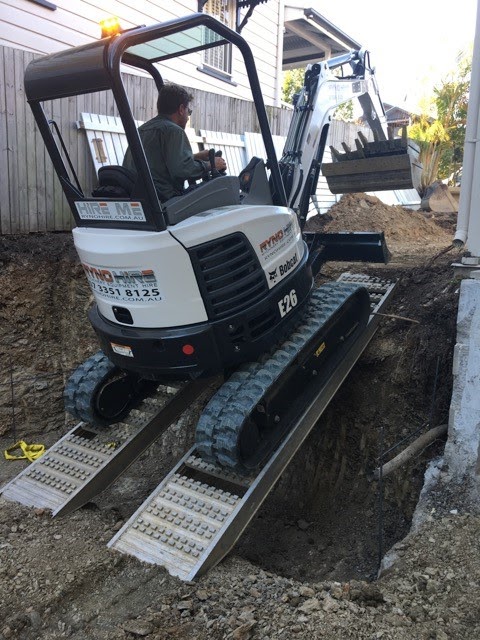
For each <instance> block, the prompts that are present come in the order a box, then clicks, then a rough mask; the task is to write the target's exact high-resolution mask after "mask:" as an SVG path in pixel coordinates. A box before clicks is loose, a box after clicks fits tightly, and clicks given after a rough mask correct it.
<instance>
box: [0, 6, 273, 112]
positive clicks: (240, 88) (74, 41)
mask: <svg viewBox="0 0 480 640" xmlns="http://www.w3.org/2000/svg"><path fill="white" fill-rule="evenodd" d="M51 2H52V3H54V4H56V6H57V9H56V10H55V11H51V10H49V9H47V8H45V7H42V6H40V5H37V4H35V3H33V2H30V1H29V0H0V44H1V45H4V46H7V47H13V48H17V49H25V50H27V51H31V52H34V53H40V54H47V53H54V52H56V51H61V50H63V49H67V48H69V47H73V46H78V45H82V44H87V43H88V42H91V41H92V40H95V39H97V38H99V37H100V27H99V22H100V20H102V19H104V18H107V17H109V16H112V15H114V16H117V17H118V18H119V20H120V23H121V25H122V27H124V28H129V27H134V26H137V25H139V24H146V25H149V24H154V23H156V22H163V21H166V20H171V19H172V18H176V17H180V16H184V15H187V14H190V13H194V12H196V10H197V0H171V1H170V2H165V0H136V1H135V0H130V2H120V1H117V0H103V1H100V0H96V1H92V2H88V1H87V0H56V1H55V0H51ZM281 2H283V0H269V1H268V2H267V3H265V4H262V5H260V6H258V7H257V8H256V9H255V11H254V12H253V15H252V17H251V18H250V20H249V22H248V24H247V26H246V27H245V29H244V30H243V33H242V35H243V36H244V37H245V39H246V40H247V42H248V43H249V45H250V46H251V48H252V51H253V54H254V57H255V60H256V64H257V71H258V74H259V78H260V83H261V85H262V90H263V95H264V100H265V104H267V105H276V106H279V102H278V96H279V87H280V83H281V77H279V76H280V74H279V72H278V69H279V67H280V66H281V65H279V64H278V61H279V56H280V58H281V51H279V48H278V40H279V21H280V15H281ZM282 30H283V27H282ZM280 41H281V38H280ZM235 54H236V55H235V56H234V59H233V69H232V71H233V73H232V80H233V81H234V82H235V83H236V85H237V86H233V85H232V84H230V83H226V82H223V81H221V80H217V79H216V78H212V77H211V76H208V75H206V74H204V73H199V72H198V71H197V66H199V65H200V64H201V61H202V54H201V53H198V54H192V55H191V56H188V59H187V58H185V59H183V60H178V59H177V60H175V62H167V63H165V65H164V66H162V67H161V71H162V75H163V76H164V78H165V79H167V80H170V81H172V82H177V83H179V84H183V85H186V86H189V87H192V88H197V89H202V90H204V91H211V92H213V93H219V94H222V95H228V96H233V97H237V98H245V99H250V98H251V94H250V89H249V87H248V82H247V78H246V72H245V68H244V65H243V62H242V60H241V56H239V54H238V53H237V52H235Z"/></svg>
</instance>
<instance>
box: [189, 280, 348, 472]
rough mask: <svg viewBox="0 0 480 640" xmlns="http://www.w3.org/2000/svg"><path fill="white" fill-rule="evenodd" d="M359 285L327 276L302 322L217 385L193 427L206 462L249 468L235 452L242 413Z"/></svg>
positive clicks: (247, 411)
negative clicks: (328, 280)
mask: <svg viewBox="0 0 480 640" xmlns="http://www.w3.org/2000/svg"><path fill="white" fill-rule="evenodd" d="M358 288H359V285H358V284H351V283H343V282H332V283H328V284H324V285H322V286H321V287H319V288H318V289H316V290H315V291H314V292H313V293H312V296H311V299H310V302H309V305H308V307H307V309H306V312H305V315H304V317H303V321H302V323H301V324H300V326H299V327H297V329H296V330H295V331H294V332H293V333H292V334H291V335H290V337H289V338H288V340H286V341H285V342H283V343H282V345H281V346H280V347H279V348H278V349H277V350H276V351H275V352H274V353H273V354H272V355H270V356H269V357H267V358H265V359H264V361H263V362H262V361H260V362H248V363H245V364H243V365H241V367H240V368H239V369H238V370H237V371H236V372H235V373H234V374H233V375H232V376H231V377H230V378H229V379H228V380H227V382H225V383H224V384H223V385H222V386H221V388H220V389H219V390H218V391H217V393H216V394H215V395H214V396H213V397H212V398H211V399H210V401H209V403H208V404H207V406H206V407H205V409H204V411H203V412H202V415H201V416H200V420H199V422H198V425H197V430H196V446H197V450H198V452H199V453H200V455H201V457H202V458H203V459H204V460H205V461H206V462H211V463H213V464H219V465H220V466H222V467H228V468H229V469H233V470H235V471H236V472H239V473H246V472H250V471H251V470H250V469H246V467H244V465H243V464H242V463H241V461H239V460H238V458H237V457H236V452H237V441H238V437H239V433H240V431H241V428H242V425H243V423H244V421H245V419H246V418H247V417H248V416H249V415H250V414H251V413H252V412H253V411H254V410H255V408H256V406H257V405H258V403H259V402H260V400H261V399H262V397H263V395H264V394H265V392H266V391H267V390H268V389H269V387H270V386H272V385H273V384H275V381H276V380H277V379H278V377H279V376H280V374H281V373H282V371H283V370H284V369H285V368H286V367H287V366H288V365H289V364H290V363H291V362H292V361H293V360H294V358H295V357H296V356H297V355H298V353H299V352H300V351H301V349H302V347H303V345H304V344H306V342H307V341H308V340H310V338H312V337H313V336H314V335H315V334H316V333H317V332H318V331H319V330H320V328H321V327H322V325H323V324H324V323H325V322H326V321H327V320H328V319H329V318H330V317H331V316H332V315H333V314H334V313H335V311H336V310H337V309H338V308H339V307H340V306H341V305H342V304H343V302H344V301H345V300H346V299H347V298H348V297H349V296H350V295H352V293H354V292H355V291H356V290H357V289H358Z"/></svg>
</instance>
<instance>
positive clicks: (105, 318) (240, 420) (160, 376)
mask: <svg viewBox="0 0 480 640" xmlns="http://www.w3.org/2000/svg"><path fill="white" fill-rule="evenodd" d="M229 43H231V45H234V46H235V47H237V49H238V51H239V52H240V54H241V55H242V56H243V60H244V63H245V68H246V73H247V76H248V80H249V83H250V87H251V90H252V95H253V101H254V104H255V107H256V111H257V115H258V123H259V127H260V131H261V134H262V136H263V141H264V145H265V149H266V156H267V157H266V158H265V159H264V160H263V159H260V158H252V159H251V160H250V162H249V163H248V165H247V166H246V168H245V169H244V170H243V171H242V172H241V174H240V175H239V176H228V175H223V176H222V175H215V172H214V171H213V170H212V172H211V175H210V176H209V177H210V179H209V180H207V181H204V182H203V183H202V184H200V185H199V186H197V187H196V188H194V189H193V190H190V192H188V193H186V194H185V195H182V196H177V197H175V198H172V199H171V200H168V201H167V202H164V203H161V202H160V200H159V198H158V196H157V193H156V191H155V186H154V183H153V181H152V177H151V174H150V170H149V167H148V163H147V160H146V157H145V153H144V150H143V147H142V143H141V140H140V137H139V134H138V131H137V127H136V124H135V121H134V118H133V115H132V112H131V109H130V106H129V99H128V97H127V93H126V90H125V87H124V84H123V81H122V76H121V68H122V65H124V64H126V65H130V66H132V67H135V68H137V69H141V70H143V71H146V72H148V73H150V75H151V76H152V77H153V79H154V81H155V84H156V86H157V88H158V89H160V88H161V86H162V85H163V79H162V75H161V74H160V72H159V70H158V64H159V63H160V64H161V63H162V62H163V61H166V60H171V59H172V58H174V57H177V56H187V55H191V54H195V53H196V52H198V51H201V50H203V49H207V48H210V47H216V46H217V47H221V46H224V45H227V44H229ZM344 69H348V72H347V73H346V74H344V75H343V76H342V75H340V76H339V75H337V74H338V72H339V70H344ZM25 89H26V94H27V98H28V102H29V104H30V106H31V108H32V110H33V113H34V116H35V119H36V122H37V125H38V127H39V129H40V131H41V133H42V136H43V139H44V141H45V144H46V146H47V149H48V152H49V154H50V157H51V159H52V161H53V165H54V167H55V170H56V173H57V174H58V177H59V180H60V182H61V185H62V188H63V191H64V193H65V196H66V198H67V200H68V202H69V205H70V207H71V210H72V213H73V217H74V219H75V223H76V227H75V228H74V229H73V237H74V242H75V247H76V250H77V252H78V255H79V258H80V261H81V264H82V266H83V269H84V271H85V275H86V278H87V279H88V282H89V284H90V287H91V290H92V293H93V296H94V298H95V304H94V306H93V307H92V308H91V310H90V312H89V319H90V322H91V324H92V326H93V328H94V330H95V332H96V334H97V336H98V339H99V342H100V345H101V349H102V350H101V352H99V353H97V354H96V355H94V356H92V357H91V358H89V359H88V360H87V361H86V362H84V363H83V364H82V365H80V366H79V367H78V369H77V370H76V371H75V372H74V373H73V375H72V376H71V378H70V379H69V381H68V382H67V385H66V388H65V400H66V407H67V409H68V411H69V412H70V413H72V414H73V415H74V416H76V417H78V418H79V419H80V420H82V421H84V422H87V423H91V424H94V425H108V424H111V423H115V422H117V421H120V420H121V419H122V418H123V417H124V416H125V415H126V414H127V413H128V412H129V411H130V410H131V408H132V407H134V406H135V403H137V402H138V401H139V399H141V398H143V397H145V395H147V394H148V393H149V392H150V391H151V388H152V386H158V384H160V383H163V384H165V383H166V382H169V381H170V382H171V381H172V380H189V379H190V380H191V379H196V378H204V377H210V376H213V375H216V374H219V373H222V374H224V376H225V382H224V383H223V385H222V386H221V387H220V388H219V390H218V391H217V393H216V394H215V395H214V396H213V397H212V398H211V400H210V402H209V403H208V405H207V406H206V408H205V410H204V412H203V414H202V416H201V418H200V421H199V423H198V426H197V430H196V442H197V450H198V452H199V453H200V454H201V456H202V457H203V458H204V459H205V460H206V461H208V462H212V463H214V464H216V465H221V466H223V467H228V468H230V469H233V470H235V471H236V472H240V473H245V472H248V471H249V470H251V469H253V468H256V467H257V466H258V465H259V464H260V463H261V462H262V461H263V460H264V459H265V458H266V457H267V456H268V455H269V454H270V453H271V452H272V451H273V450H274V449H275V447H276V446H277V444H278V442H279V440H280V438H282V436H283V435H284V434H285V429H286V428H287V424H286V422H285V421H284V420H283V416H284V414H285V411H286V409H287V408H288V405H289V403H290V402H291V400H290V399H291V398H292V397H295V398H300V399H301V394H302V391H303V389H305V388H306V387H307V386H308V385H309V384H317V383H318V381H321V380H325V379H326V378H328V376H331V375H332V372H334V371H335V367H336V364H337V363H338V362H339V361H340V360H341V359H342V358H343V357H344V355H345V354H346V353H347V352H348V350H349V349H350V347H351V345H352V344H354V343H355V340H356V337H357V336H358V335H359V333H361V331H362V329H363V328H364V327H365V325H366V323H367V320H368V317H369V310H370V305H369V303H370V301H369V294H368V292H367V290H366V289H365V288H364V287H362V286H358V285H352V284H348V283H342V282H338V283H328V284H326V285H323V286H321V287H319V288H315V287H314V276H315V275H316V273H317V272H318V270H319V268H320V266H321V265H322V264H323V263H324V262H325V261H326V260H360V261H369V262H385V261H386V260H387V254H388V251H387V248H386V246H385V242H384V238H383V234H382V233H360V234H351V233H340V234H324V233H317V234H315V233H303V226H304V224H305V221H306V216H307V212H308V207H309V201H310V197H311V195H312V194H314V193H315V190H316V185H317V180H318V176H319V171H320V168H321V166H322V158H323V152H324V149H325V145H326V141H327V134H328V128H329V123H330V113H331V112H332V110H333V109H334V108H335V107H337V106H338V105H340V104H342V103H344V102H346V101H348V100H350V99H352V98H358V99H359V100H360V102H361V104H362V107H363V110H364V114H365V117H366V119H367V120H368V122H369V124H370V126H371V127H372V129H373V131H374V135H375V140H376V142H375V143H368V144H370V145H371V144H376V145H377V152H376V158H374V159H376V161H377V167H378V156H379V155H380V156H382V157H381V167H382V170H381V171H380V173H378V168H377V175H376V177H372V175H371V174H370V175H369V178H368V189H369V190H373V189H382V188H388V189H389V188H392V183H395V184H396V186H397V187H404V186H411V164H410V160H409V156H408V154H407V153H406V151H405V148H404V146H402V145H401V144H400V145H397V146H395V145H396V141H390V142H388V141H387V137H386V135H385V116H384V111H383V107H382V104H381V102H380V100H379V97H378V91H377V87H376V83H375V78H374V73H373V70H372V69H371V68H370V66H369V57H368V54H367V53H366V52H365V51H352V52H350V53H348V54H346V55H343V56H340V57H337V58H333V59H331V60H328V61H326V62H322V63H319V64H314V65H311V66H310V67H308V69H307V71H306V74H305V83H304V87H303V89H302V90H301V92H300V94H299V96H298V100H297V102H296V106H295V110H294V114H293V119H292V123H291V126H290V131H289V133H288V137H287V141H286V145H285V149H284V152H283V155H282V158H281V159H280V161H279V162H278V161H277V158H276V155H275V148H274V145H273V141H272V135H271V132H270V129H269V125H268V120H267V115H266V110H265V106H264V102H263V99H262V93H261V87H260V83H259V80H258V76H257V72H256V68H255V63H254V59H253V56H252V52H251V50H250V48H249V46H248V45H247V43H246V42H245V40H244V39H243V38H242V37H241V36H240V35H239V34H238V33H236V32H234V31H232V30H230V29H228V28H227V27H226V26H225V25H223V24H221V23H220V22H218V21H217V20H216V19H214V18H213V17H211V16H208V15H205V14H193V15H190V16H187V17H183V18H179V19H175V20H171V21H169V22H164V23H161V24H157V25H152V26H146V27H145V26H143V27H138V28H134V29H130V30H127V31H124V32H120V33H118V34H116V35H113V36H110V37H106V38H103V39H101V40H99V41H96V42H93V43H90V44H88V45H85V46H81V47H76V48H72V49H69V50H67V51H63V52H60V53H55V54H52V55H49V56H46V57H43V58H38V59H36V60H34V61H33V62H31V63H30V65H29V66H28V68H27V70H26V75H25ZM105 90H109V91H111V93H112V94H113V97H114V100H115V103H116V106H117V108H118V113H119V115H120V118H121V120H122V123H123V127H124V131H125V134H126V137H127V140H128V145H129V147H130V150H131V153H132V157H133V160H134V163H135V166H136V169H137V171H136V172H135V173H129V172H127V171H125V170H124V169H123V168H122V167H120V166H106V167H103V168H102V169H100V171H99V175H98V178H99V184H98V187H97V188H96V189H95V190H94V191H93V193H92V195H90V194H88V193H84V190H83V188H82V186H81V185H80V183H79V180H78V178H77V175H76V173H75V170H74V167H73V165H72V162H71V160H70V159H69V157H68V154H67V150H66V147H65V145H64V144H63V142H62V140H61V136H60V143H58V142H57V140H56V138H55V136H54V129H55V128H54V127H53V128H52V126H51V125H52V122H51V121H49V120H48V118H47V116H46V114H45V111H44V108H43V106H42V103H43V102H45V101H48V100H54V99H57V98H68V97H70V96H75V95H80V94H86V93H92V92H97V91H105ZM56 132H57V134H58V133H59V131H58V127H57V128H56ZM382 141H384V148H382V146H381V143H382ZM379 143H380V147H379ZM368 144H365V147H364V148H365V151H367V150H368ZM370 155H371V156H372V158H373V155H372V153H370ZM362 156H368V154H366V153H362ZM362 159H363V160H364V159H365V157H363V158H362ZM345 160H346V162H345V165H347V164H348V161H349V158H346V159H345ZM367 160H368V158H367ZM354 162H355V159H354ZM392 163H393V169H391V168H390V167H391V166H392ZM337 164H338V165H339V167H342V165H343V162H342V158H340V161H339V162H338V163H337ZM212 166H214V165H213V163H212ZM382 172H387V173H388V175H389V176H390V181H389V182H388V184H387V186H385V181H384V175H385V173H382ZM341 173H342V176H343V178H345V171H344V170H343V169H342V170H341ZM347 173H348V170H347ZM334 174H335V171H334ZM392 176H393V177H392ZM357 177H358V176H357ZM357 190H361V189H357ZM186 408H187V407H185V409H186ZM284 422H285V424H284Z"/></svg>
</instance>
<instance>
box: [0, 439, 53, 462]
mask: <svg viewBox="0 0 480 640" xmlns="http://www.w3.org/2000/svg"><path fill="white" fill-rule="evenodd" d="M17 449H20V451H21V452H22V453H21V454H20V453H13V452H14V451H16V450H17ZM44 453H45V445H43V444H27V443H26V442H25V440H19V441H18V442H16V443H15V444H14V445H12V446H11V447H8V449H5V451H4V452H3V455H4V456H5V460H28V461H29V462H33V461H34V460H37V459H38V458H40V456H42V455H43V454H44Z"/></svg>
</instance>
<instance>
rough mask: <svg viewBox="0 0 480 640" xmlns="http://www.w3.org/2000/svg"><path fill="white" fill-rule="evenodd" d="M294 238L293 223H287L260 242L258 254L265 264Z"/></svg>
mask: <svg viewBox="0 0 480 640" xmlns="http://www.w3.org/2000/svg"><path fill="white" fill-rule="evenodd" d="M294 237H295V234H294V228H293V223H292V222H289V223H288V224H287V225H286V226H285V227H283V229H279V230H278V231H276V232H275V233H274V234H272V235H271V236H270V237H269V238H266V239H265V240H264V241H263V242H261V243H260V244H259V248H260V254H261V256H262V258H263V259H264V260H265V262H267V261H268V260H270V259H271V258H273V256H274V255H276V254H277V253H278V252H279V251H281V250H282V249H284V248H285V247H286V246H287V245H289V244H290V243H291V242H292V240H293V239H294Z"/></svg>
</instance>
